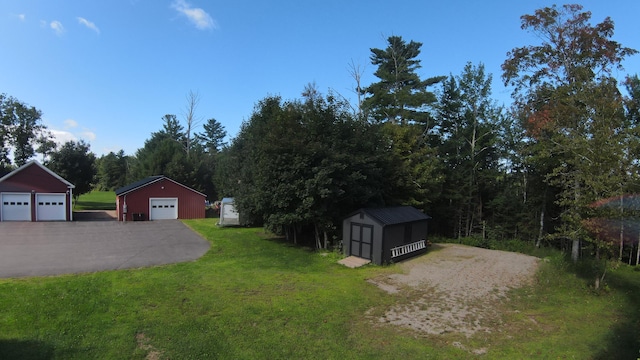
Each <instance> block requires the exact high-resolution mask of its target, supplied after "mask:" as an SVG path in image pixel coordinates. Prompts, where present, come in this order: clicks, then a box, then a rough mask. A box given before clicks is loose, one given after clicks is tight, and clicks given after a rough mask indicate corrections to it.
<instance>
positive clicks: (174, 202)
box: [149, 198, 178, 220]
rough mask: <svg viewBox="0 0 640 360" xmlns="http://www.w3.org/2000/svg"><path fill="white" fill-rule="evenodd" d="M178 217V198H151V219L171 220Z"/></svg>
mask: <svg viewBox="0 0 640 360" xmlns="http://www.w3.org/2000/svg"><path fill="white" fill-rule="evenodd" d="M177 218H178V199H177V198H150V199H149V220H171V219H177Z"/></svg>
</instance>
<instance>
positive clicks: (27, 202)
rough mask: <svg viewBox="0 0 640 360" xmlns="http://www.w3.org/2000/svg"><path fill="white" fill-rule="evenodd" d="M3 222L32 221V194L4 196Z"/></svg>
mask: <svg viewBox="0 0 640 360" xmlns="http://www.w3.org/2000/svg"><path fill="white" fill-rule="evenodd" d="M0 201H1V205H0V206H2V208H1V209H0V214H1V215H2V221H31V194H16V193H13V194H2V196H1V199H0Z"/></svg>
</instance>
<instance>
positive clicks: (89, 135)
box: [80, 130, 96, 141]
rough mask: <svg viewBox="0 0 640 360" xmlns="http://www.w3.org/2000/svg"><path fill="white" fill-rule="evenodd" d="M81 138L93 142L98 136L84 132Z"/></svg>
mask: <svg viewBox="0 0 640 360" xmlns="http://www.w3.org/2000/svg"><path fill="white" fill-rule="evenodd" d="M80 138H82V139H85V140H89V141H93V140H95V139H96V134H95V133H94V132H93V131H89V130H84V131H83V132H81V133H80Z"/></svg>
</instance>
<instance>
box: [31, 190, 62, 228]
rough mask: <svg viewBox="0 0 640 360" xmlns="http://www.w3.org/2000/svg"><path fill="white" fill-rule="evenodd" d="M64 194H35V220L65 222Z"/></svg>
mask: <svg viewBox="0 0 640 360" xmlns="http://www.w3.org/2000/svg"><path fill="white" fill-rule="evenodd" d="M66 200H67V199H66V196H65V194H36V219H37V220H38V221H60V220H62V221H64V220H67V212H66V208H67V206H66V205H67V201H66Z"/></svg>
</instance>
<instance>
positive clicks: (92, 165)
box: [47, 140, 97, 200]
mask: <svg viewBox="0 0 640 360" xmlns="http://www.w3.org/2000/svg"><path fill="white" fill-rule="evenodd" d="M47 167H48V168H49V169H51V171H53V172H55V173H56V174H58V175H60V176H61V177H62V178H64V179H66V180H67V181H69V182H70V183H72V184H73V185H75V189H74V190H73V196H74V197H75V198H76V200H77V198H78V197H79V196H80V195H82V194H85V193H88V192H89V191H91V189H92V187H93V184H94V181H95V176H96V173H97V169H96V156H95V154H94V153H92V152H91V150H90V145H89V144H88V143H86V142H84V141H83V140H80V141H78V142H75V141H68V142H66V143H65V144H64V145H62V147H61V148H60V150H58V151H55V152H53V153H51V159H50V160H49V162H48V163H47Z"/></svg>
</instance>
